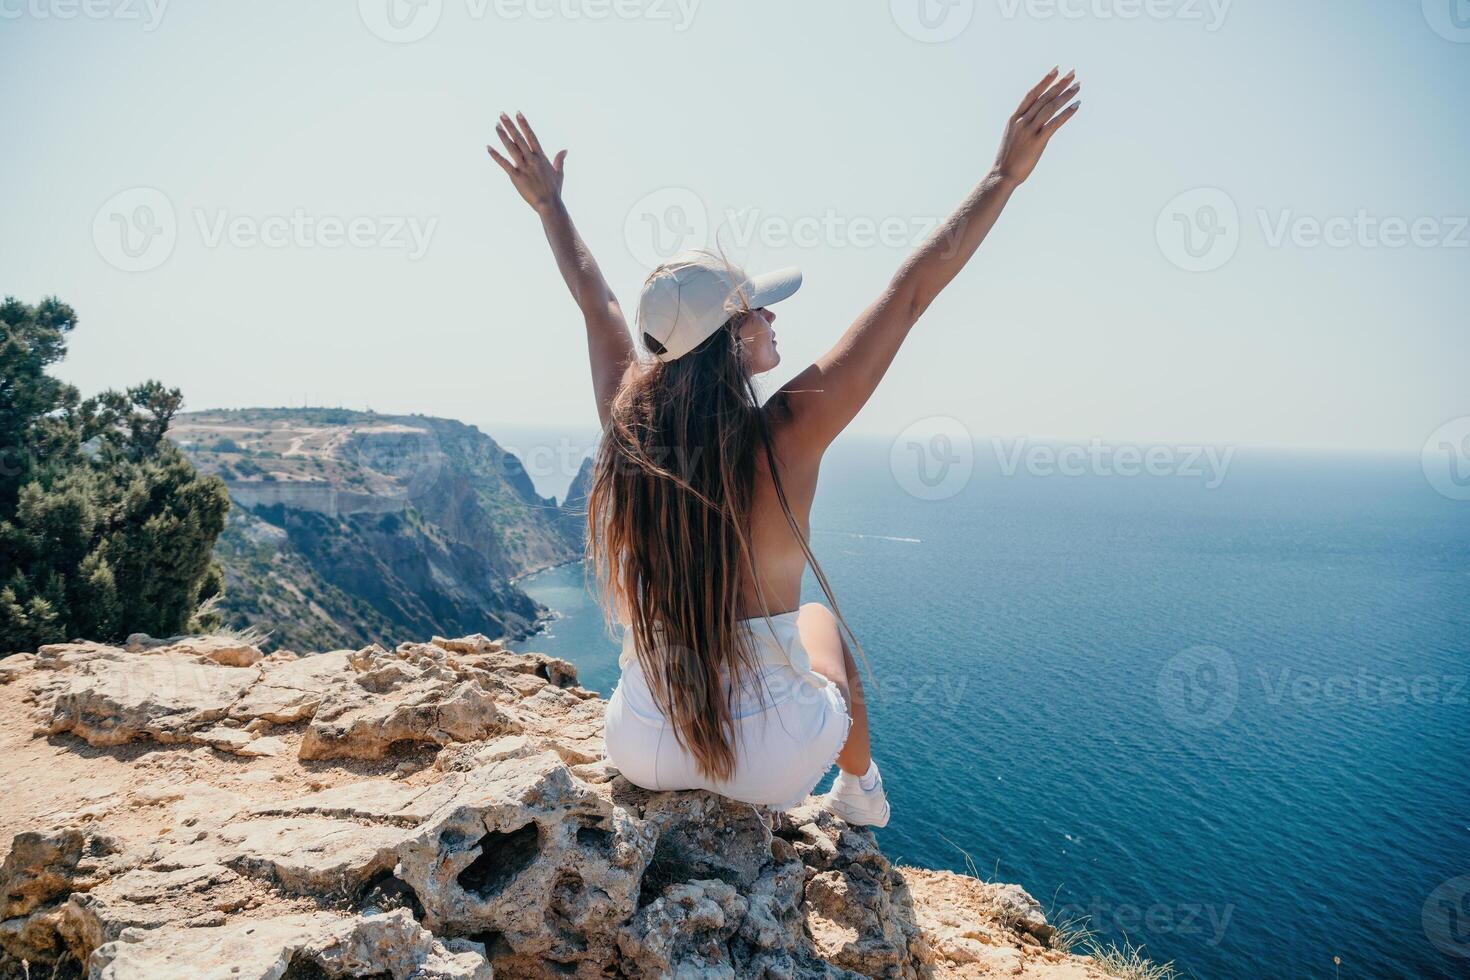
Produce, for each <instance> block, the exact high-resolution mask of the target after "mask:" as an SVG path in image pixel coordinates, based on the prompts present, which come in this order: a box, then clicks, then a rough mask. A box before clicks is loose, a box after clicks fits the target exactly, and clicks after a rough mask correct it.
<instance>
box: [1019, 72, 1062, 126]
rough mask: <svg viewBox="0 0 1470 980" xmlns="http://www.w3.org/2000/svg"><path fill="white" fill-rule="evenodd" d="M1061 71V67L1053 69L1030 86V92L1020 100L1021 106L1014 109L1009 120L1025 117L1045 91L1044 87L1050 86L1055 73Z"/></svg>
mask: <svg viewBox="0 0 1470 980" xmlns="http://www.w3.org/2000/svg"><path fill="white" fill-rule="evenodd" d="M1061 70H1062V69H1061V66H1057V67H1056V68H1053V69H1052V70H1051V71H1049V72H1047V73H1046V75H1045V76H1044V77H1043V78H1042V79H1041V81H1039V82H1037V83H1036V84H1035V85H1034V86H1032V88H1031V91H1029V92H1027V93H1026V95H1025V96H1024V97H1023V98H1022V99H1021V104H1020V105H1019V106H1017V107H1016V112H1015V115H1013V116H1012V117H1011V118H1012V119H1020V118H1022V117H1023V116H1025V115H1026V113H1027V112H1029V111H1030V109H1031V107H1032V106H1033V105H1034V104H1035V103H1036V100H1037V98H1039V97H1040V95H1041V93H1042V92H1044V91H1046V87H1047V86H1048V85H1050V84H1051V80H1052V79H1053V78H1055V77H1056V75H1057V72H1059V71H1061Z"/></svg>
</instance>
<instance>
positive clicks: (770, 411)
mask: <svg viewBox="0 0 1470 980" xmlns="http://www.w3.org/2000/svg"><path fill="white" fill-rule="evenodd" d="M761 411H762V412H763V413H765V416H766V422H767V425H768V426H769V427H770V431H771V443H772V448H773V449H774V450H775V456H776V466H777V469H778V470H779V472H780V474H781V479H782V481H783V482H784V483H786V484H787V485H788V488H789V489H791V490H795V491H797V492H798V493H799V494H800V495H802V496H809V491H812V490H815V488H816V480H817V469H818V467H819V466H820V465H821V462H822V453H821V450H820V449H814V448H813V446H812V444H811V441H810V440H809V439H806V438H804V434H803V432H802V427H801V425H800V421H799V420H798V418H797V417H796V415H795V414H794V413H793V412H792V410H791V402H790V396H789V395H788V394H787V393H786V392H785V391H778V392H776V393H775V394H774V395H772V396H771V397H770V399H768V400H767V401H766V403H765V405H764V406H762V408H761Z"/></svg>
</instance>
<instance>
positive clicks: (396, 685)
mask: <svg viewBox="0 0 1470 980" xmlns="http://www.w3.org/2000/svg"><path fill="white" fill-rule="evenodd" d="M348 662H349V664H350V665H351V667H352V668H353V670H355V671H356V676H355V677H353V678H352V681H351V683H349V684H345V685H342V686H341V687H339V688H335V689H334V690H332V691H331V692H330V693H329V694H328V695H327V696H326V698H325V699H323V701H322V703H321V704H320V705H319V706H318V707H317V709H316V711H315V713H314V714H313V716H312V720H311V726H310V728H308V729H307V732H306V737H305V738H304V739H303V740H302V742H301V758H303V759H381V758H383V756H384V755H386V754H388V752H389V751H390V750H391V749H393V748H394V747H395V746H398V745H402V744H405V743H432V744H436V745H447V744H449V743H451V742H469V741H476V740H479V739H485V738H490V737H493V736H495V735H501V734H504V733H506V732H513V731H518V730H519V728H520V726H519V723H518V721H517V720H516V718H515V716H514V715H513V714H511V713H508V712H507V711H505V710H504V708H503V707H502V704H501V703H500V702H499V701H497V699H496V696H495V692H494V690H493V688H492V687H490V686H488V685H487V684H486V683H485V682H484V681H485V677H484V675H485V673H486V672H485V671H483V670H480V669H478V668H476V667H473V666H469V665H465V664H461V663H459V661H458V660H457V659H456V658H454V657H453V655H452V654H451V653H450V652H449V651H448V650H445V649H444V648H442V647H438V646H434V645H433V644H425V643H404V644H400V645H399V647H398V648H397V649H396V650H393V651H391V652H390V651H388V650H384V649H383V648H382V647H379V646H372V647H367V648H366V649H363V650H359V651H357V652H356V653H354V654H351V655H350V656H349V657H348Z"/></svg>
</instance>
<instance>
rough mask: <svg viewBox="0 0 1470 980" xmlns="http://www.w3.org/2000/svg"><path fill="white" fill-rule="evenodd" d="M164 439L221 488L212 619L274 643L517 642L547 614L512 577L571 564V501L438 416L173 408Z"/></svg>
mask: <svg viewBox="0 0 1470 980" xmlns="http://www.w3.org/2000/svg"><path fill="white" fill-rule="evenodd" d="M169 435H170V437H171V438H172V439H173V440H174V442H175V443H176V444H177V445H178V446H179V447H180V449H182V450H183V451H184V453H185V454H186V455H187V456H188V458H189V460H190V461H191V462H192V463H193V464H194V466H195V467H196V468H198V469H199V470H200V471H201V472H204V473H206V474H211V475H214V476H218V477H220V478H221V479H222V480H223V481H224V482H225V486H226V487H227V489H228V491H229V495H230V500H231V503H232V506H231V508H230V515H229V520H228V522H227V524H226V527H225V530H224V532H223V533H222V534H221V535H220V538H219V540H218V542H217V544H216V546H215V554H216V556H217V557H218V559H219V560H220V563H221V564H222V566H223V567H224V573H225V588H224V594H223V596H222V598H221V599H220V600H219V603H218V606H217V610H218V612H219V613H220V614H221V615H222V617H223V621H224V624H225V625H226V626H229V627H232V628H236V629H243V628H247V627H255V628H256V629H258V630H262V631H265V632H266V633H268V637H269V638H268V641H267V642H268V644H269V645H270V646H273V647H278V648H279V647H284V648H292V649H332V648H341V647H351V646H361V645H364V644H368V643H372V642H382V641H386V640H387V639H388V638H390V637H392V636H395V635H402V634H403V633H405V632H407V633H409V634H411V635H428V634H431V633H435V632H454V633H484V634H486V635H489V636H493V637H504V638H511V639H515V638H520V637H524V636H526V635H528V634H529V633H531V632H533V631H534V630H535V629H536V628H537V626H538V624H539V623H540V622H541V621H542V620H543V619H544V618H545V617H546V615H547V610H546V609H545V608H544V607H542V606H540V605H539V604H538V603H536V602H535V601H534V600H532V599H531V598H530V597H529V596H527V595H526V594H525V593H524V592H523V591H522V590H521V589H520V588H519V587H518V586H517V585H516V584H515V582H514V580H515V579H516V578H518V577H520V576H523V575H527V574H530V573H532V572H535V571H539V570H542V569H545V568H549V567H552V566H554V565H558V564H563V563H566V562H571V561H576V560H578V559H579V558H580V557H581V553H582V536H583V531H584V528H585V521H584V519H583V517H582V514H581V512H580V510H579V509H578V507H577V506H576V505H575V503H574V504H573V506H570V507H564V506H562V505H561V504H559V503H558V502H557V501H556V499H555V498H552V497H542V496H540V495H539V494H537V492H536V488H535V486H534V484H533V483H532V481H531V478H530V476H529V474H528V473H527V472H526V470H525V467H524V466H523V465H522V463H521V460H520V459H519V458H517V457H516V456H515V455H514V454H512V453H509V452H507V451H506V450H505V449H503V448H502V447H501V446H500V445H499V444H498V443H496V442H495V440H494V439H493V438H491V437H490V436H489V435H487V434H485V433H483V432H481V431H480V430H479V429H477V428H476V427H475V426H472V425H466V424H464V423H462V422H457V421H454V420H452V419H442V418H434V417H431V416H424V415H384V414H379V413H375V412H358V411H351V410H346V409H321V408H304V409H291V408H252V409H231V410H215V411H205V412H190V413H183V414H180V415H178V416H176V418H175V419H174V423H173V426H172V427H171V429H170V431H169ZM585 475H586V466H585V465H584V467H583V472H582V473H580V474H579V475H578V479H577V481H574V485H573V487H572V488H571V490H570V491H569V493H568V498H569V500H573V501H575V494H577V493H578V492H579V489H578V487H579V485H581V486H585Z"/></svg>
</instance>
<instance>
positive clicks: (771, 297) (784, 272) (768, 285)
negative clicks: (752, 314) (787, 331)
mask: <svg viewBox="0 0 1470 980" xmlns="http://www.w3.org/2000/svg"><path fill="white" fill-rule="evenodd" d="M800 288H801V270H800V269H798V268H797V267H796V266H794V265H793V266H789V267H788V268H785V269H777V270H776V271H775V272H766V273H762V274H761V275H758V276H751V277H750V286H749V288H748V289H747V291H746V297H747V299H746V301H747V302H748V303H750V308H751V309H752V310H758V309H760V308H761V307H762V306H770V305H771V304H772V303H779V302H781V300H783V299H786V298H787V297H788V296H790V295H791V294H792V293H794V292H796V291H797V290H798V289H800Z"/></svg>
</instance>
